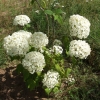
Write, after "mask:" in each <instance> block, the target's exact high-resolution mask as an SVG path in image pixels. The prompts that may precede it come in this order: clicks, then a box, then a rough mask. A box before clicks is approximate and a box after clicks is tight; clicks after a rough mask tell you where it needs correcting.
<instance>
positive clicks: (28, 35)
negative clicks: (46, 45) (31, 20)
mask: <svg viewBox="0 0 100 100" xmlns="http://www.w3.org/2000/svg"><path fill="white" fill-rule="evenodd" d="M17 35H19V36H21V37H23V38H25V39H27V40H28V41H29V40H30V38H31V36H32V33H31V32H27V31H24V30H19V31H17V32H14V33H13V34H12V36H15V37H16V36H17Z"/></svg>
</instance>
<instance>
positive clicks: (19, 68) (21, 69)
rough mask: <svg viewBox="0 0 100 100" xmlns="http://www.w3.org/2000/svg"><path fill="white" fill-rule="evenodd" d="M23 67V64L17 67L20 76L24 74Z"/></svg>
mask: <svg viewBox="0 0 100 100" xmlns="http://www.w3.org/2000/svg"><path fill="white" fill-rule="evenodd" d="M23 69H24V68H23V65H22V64H18V65H17V67H16V71H17V72H18V73H19V74H20V73H21V72H23Z"/></svg>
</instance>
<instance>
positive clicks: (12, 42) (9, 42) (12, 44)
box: [3, 35, 29, 57]
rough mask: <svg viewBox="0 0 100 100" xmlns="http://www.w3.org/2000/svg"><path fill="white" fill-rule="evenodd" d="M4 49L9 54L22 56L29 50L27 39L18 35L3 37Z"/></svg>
mask: <svg viewBox="0 0 100 100" xmlns="http://www.w3.org/2000/svg"><path fill="white" fill-rule="evenodd" d="M3 46H4V49H5V50H6V52H7V54H8V55H9V56H12V57H13V56H23V55H25V54H26V53H27V52H28V51H29V44H28V41H27V40H26V39H25V38H23V37H22V36H20V35H16V36H10V35H9V36H7V37H5V38H4V43H3Z"/></svg>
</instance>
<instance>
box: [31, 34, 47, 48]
mask: <svg viewBox="0 0 100 100" xmlns="http://www.w3.org/2000/svg"><path fill="white" fill-rule="evenodd" d="M47 44H48V37H47V35H46V34H44V33H42V32H35V33H34V34H33V35H32V37H31V39H30V45H31V46H33V47H34V48H38V49H41V48H42V47H45V46H46V45H47Z"/></svg>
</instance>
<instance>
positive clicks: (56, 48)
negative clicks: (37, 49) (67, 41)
mask: <svg viewBox="0 0 100 100" xmlns="http://www.w3.org/2000/svg"><path fill="white" fill-rule="evenodd" d="M51 52H54V53H55V54H62V52H63V49H62V47H61V46H57V45H54V46H53V48H52V49H51Z"/></svg>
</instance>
